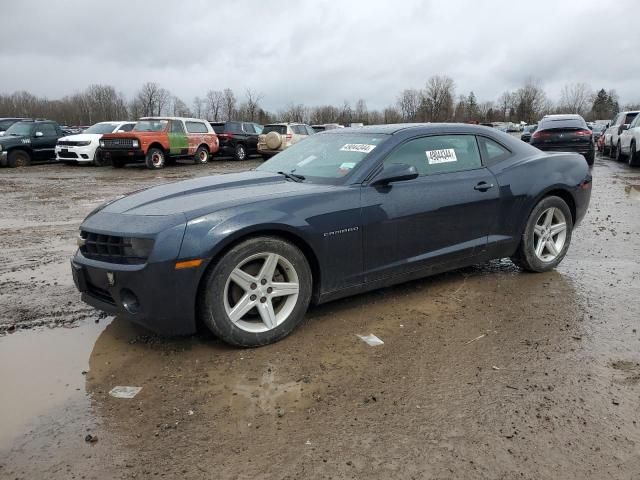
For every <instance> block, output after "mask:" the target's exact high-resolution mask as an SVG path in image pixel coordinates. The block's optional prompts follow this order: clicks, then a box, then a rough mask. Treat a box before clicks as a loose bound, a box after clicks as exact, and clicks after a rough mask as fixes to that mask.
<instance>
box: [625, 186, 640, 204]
mask: <svg viewBox="0 0 640 480" xmlns="http://www.w3.org/2000/svg"><path fill="white" fill-rule="evenodd" d="M624 191H625V192H626V193H627V195H629V198H631V199H633V200H636V201H638V202H640V185H627V186H626V187H624Z"/></svg>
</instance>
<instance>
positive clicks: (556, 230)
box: [512, 196, 573, 272]
mask: <svg viewBox="0 0 640 480" xmlns="http://www.w3.org/2000/svg"><path fill="white" fill-rule="evenodd" d="M572 231H573V220H572V217H571V211H570V210H569V207H568V205H567V204H566V202H565V201H564V200H563V199H561V198H560V197H555V196H554V197H545V198H543V199H542V200H540V202H539V203H538V204H537V205H536V206H535V208H534V209H533V211H532V212H531V215H529V219H528V220H527V226H526V227H525V230H524V233H523V234H522V239H521V240H520V245H519V246H518V250H517V251H516V254H515V255H514V256H513V257H512V260H513V261H514V262H515V263H516V264H517V265H519V266H520V267H521V268H523V269H525V270H528V271H530V272H546V271H549V270H552V269H553V268H555V267H556V266H557V265H558V264H559V263H560V262H561V261H562V259H563V258H564V256H565V255H566V253H567V250H568V249H569V244H570V243H571V232H572Z"/></svg>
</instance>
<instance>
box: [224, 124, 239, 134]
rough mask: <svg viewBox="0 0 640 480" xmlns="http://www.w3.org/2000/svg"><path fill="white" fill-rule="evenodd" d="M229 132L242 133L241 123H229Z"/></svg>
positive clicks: (227, 129)
mask: <svg viewBox="0 0 640 480" xmlns="http://www.w3.org/2000/svg"><path fill="white" fill-rule="evenodd" d="M226 131H227V132H231V133H242V124H240V122H227V128H226Z"/></svg>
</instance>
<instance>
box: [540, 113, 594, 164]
mask: <svg viewBox="0 0 640 480" xmlns="http://www.w3.org/2000/svg"><path fill="white" fill-rule="evenodd" d="M529 143H530V144H531V145H533V146H534V147H537V148H539V149H540V150H545V151H555V152H577V153H580V154H581V155H582V156H584V158H585V160H586V161H587V163H588V164H589V165H593V162H594V160H595V155H596V152H595V144H594V143H593V132H592V131H591V130H589V127H587V122H585V121H584V118H582V117H581V116H580V115H575V114H571V115H545V116H544V117H542V120H540V121H539V122H538V128H537V129H536V131H535V132H533V134H532V135H531V140H530V141H529Z"/></svg>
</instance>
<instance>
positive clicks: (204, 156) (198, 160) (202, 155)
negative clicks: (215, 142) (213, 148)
mask: <svg viewBox="0 0 640 480" xmlns="http://www.w3.org/2000/svg"><path fill="white" fill-rule="evenodd" d="M208 161H209V150H207V147H205V146H204V145H200V146H199V147H198V149H197V150H196V153H195V155H194V156H193V162H194V163H195V164H196V165H206V164H207V162H208Z"/></svg>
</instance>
